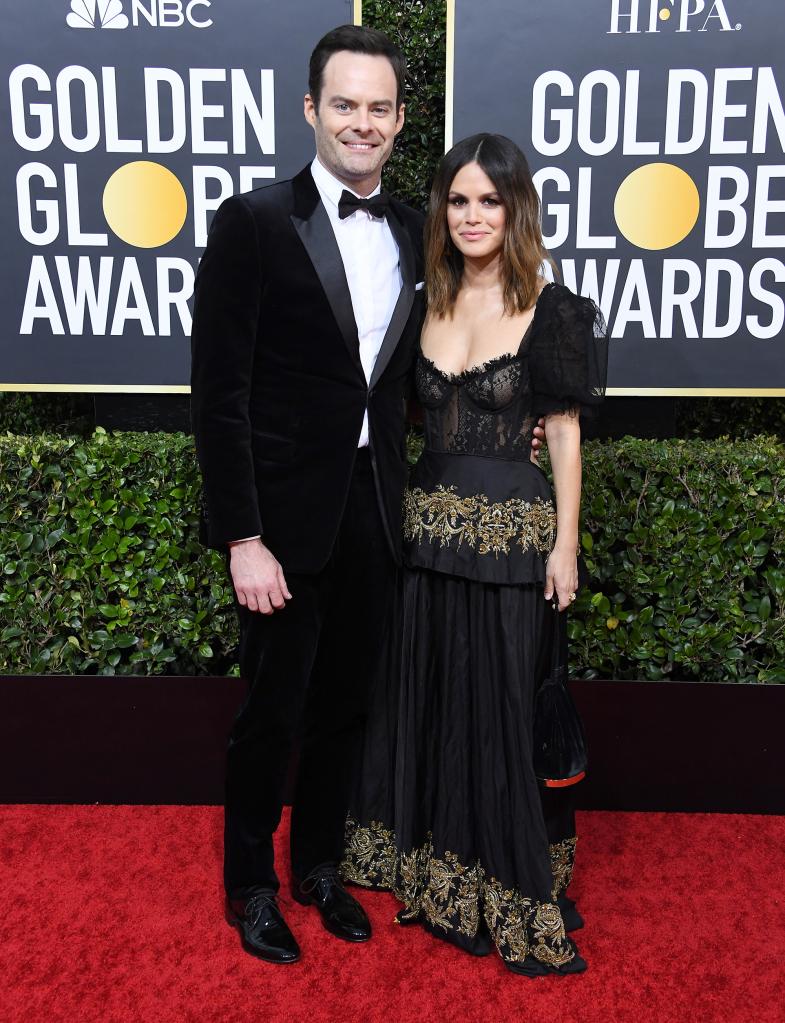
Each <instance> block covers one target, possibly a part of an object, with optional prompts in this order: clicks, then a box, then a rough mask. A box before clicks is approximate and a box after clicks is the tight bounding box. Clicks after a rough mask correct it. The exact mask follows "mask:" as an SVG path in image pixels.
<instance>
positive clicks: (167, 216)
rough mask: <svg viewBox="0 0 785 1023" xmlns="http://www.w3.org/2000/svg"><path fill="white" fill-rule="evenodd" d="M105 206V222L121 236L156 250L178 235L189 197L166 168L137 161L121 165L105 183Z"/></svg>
mask: <svg viewBox="0 0 785 1023" xmlns="http://www.w3.org/2000/svg"><path fill="white" fill-rule="evenodd" d="M103 206H104V216H105V217H106V222H107V224H108V225H109V226H110V227H111V229H112V230H113V231H114V233H115V234H116V235H117V237H118V238H121V239H122V240H123V241H124V242H128V244H129V245H135V246H136V248H138V249H154V248H157V247H158V246H159V245H165V244H166V243H167V242H170V241H171V240H172V238H174V237H175V236H176V235H177V234H179V232H180V230H181V229H182V226H183V224H184V223H185V216H186V213H187V212H188V199H187V198H186V195H185V189H184V188H183V186H182V185H181V184H180V181H179V180H178V178H176V177H175V175H174V174H172V172H171V171H170V170H168V169H167V168H166V167H162V166H161V164H160V163H152V162H151V161H150V160H135V161H134V162H133V163H126V164H124V165H123V166H122V167H118V168H117V170H116V171H115V172H114V174H113V175H112V176H111V178H109V180H108V181H107V182H106V187H105V188H104V200H103Z"/></svg>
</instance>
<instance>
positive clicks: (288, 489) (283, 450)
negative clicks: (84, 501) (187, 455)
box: [191, 167, 423, 573]
mask: <svg viewBox="0 0 785 1023" xmlns="http://www.w3.org/2000/svg"><path fill="white" fill-rule="evenodd" d="M422 220H423V218H422V215H421V214H420V213H418V212H416V211H415V210H412V209H410V208H409V207H407V206H404V205H403V204H402V203H399V202H397V201H396V200H392V204H391V209H390V212H389V214H388V221H389V224H390V228H391V230H392V232H393V235H394V237H395V240H396V242H397V244H398V249H399V258H400V268H401V276H402V279H403V286H402V289H401V293H400V296H399V298H398V302H397V305H396V306H395V309H394V311H393V315H392V319H391V321H390V325H389V328H388V330H387V333H386V335H385V338H384V341H383V342H382V346H381V349H380V351H379V355H378V358H377V360H376V366H375V368H374V371H373V376H372V378H371V380H370V383H367V382H366V379H365V374H364V373H363V369H362V365H361V363H360V352H359V341H358V336H357V326H356V324H355V320H354V313H353V311H352V304H351V298H350V295H349V287H348V284H347V282H346V274H345V272H344V268H343V263H342V261H341V255H340V251H339V249H338V243H337V242H336V240H335V235H334V233H333V229H332V226H331V224H330V221H329V218H328V216H327V212H326V210H325V209H324V206H323V205H322V202H321V200H320V198H319V193H318V191H317V188H316V185H315V184H314V181H313V178H312V176H311V172H310V168H309V167H308V168H306V169H305V170H303V171H301V172H300V174H298V175H297V177H295V178H294V179H292V180H291V181H282V182H278V183H276V184H274V185H269V186H267V187H266V188H259V189H256V190H255V191H253V192H249V193H246V194H244V195H236V196H234V197H232V198H231V199H227V200H226V201H225V202H224V203H223V204H222V205H221V207H220V209H219V210H218V211H217V213H216V215H215V217H214V218H213V223H212V226H211V229H210V235H209V238H208V241H207V247H206V249H205V252H204V256H203V257H202V261H201V264H200V266H199V271H198V273H197V277H196V287H195V305H194V321H193V332H192V374H191V410H192V420H193V429H194V435H195V439H196V451H197V456H198V459H199V465H200V467H201V470H202V478H203V508H202V539H203V540H204V541H205V542H206V543H207V544H209V545H210V546H211V547H217V548H219V549H220V548H224V546H225V544H226V543H227V542H228V541H230V540H240V539H243V538H245V537H248V536H254V535H255V534H257V533H261V534H262V536H263V538H264V542H265V544H267V546H268V547H269V548H270V550H271V551H272V552H273V554H274V555H275V556H276V557H277V558H278V560H279V561H280V562H281V564H282V566H283V569H284V571H290V572H296V573H313V572H318V571H319V570H320V569H321V568H323V567H324V565H325V564H326V562H327V560H328V558H329V556H330V552H331V550H332V547H333V544H334V542H335V538H336V535H337V532H338V527H339V524H340V520H341V515H342V513H343V508H344V503H345V501H346V496H347V492H348V487H349V482H350V478H351V473H352V467H353V464H354V460H355V456H356V453H357V440H358V438H359V436H360V430H361V428H362V420H363V415H364V412H365V409H366V405H367V408H368V420H369V429H370V447H371V458H372V464H373V469H374V474H375V479H376V490H377V494H378V498H379V506H380V509H381V513H382V519H383V521H384V526H385V530H386V532H387V538H388V541H389V543H390V547H391V550H392V552H393V556H394V557H395V558H396V560H397V559H398V558H399V556H400V555H399V551H400V534H401V500H402V494H403V489H404V485H405V481H406V460H405V450H404V436H405V400H404V399H405V393H406V388H407V384H408V377H409V371H410V367H411V360H412V354H413V348H414V342H415V340H416V336H417V331H418V329H419V326H420V320H421V316H422V293H421V292H416V291H415V284H416V282H418V281H420V280H422Z"/></svg>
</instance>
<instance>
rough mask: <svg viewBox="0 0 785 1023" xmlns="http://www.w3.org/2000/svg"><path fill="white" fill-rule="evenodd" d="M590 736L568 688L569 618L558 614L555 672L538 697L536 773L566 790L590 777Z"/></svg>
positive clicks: (550, 785) (547, 783) (550, 784)
mask: <svg viewBox="0 0 785 1023" xmlns="http://www.w3.org/2000/svg"><path fill="white" fill-rule="evenodd" d="M587 765H588V758H587V753H586V735H585V733H584V731H583V724H582V723H581V719H580V717H579V715H578V709H577V707H576V706H575V703H574V702H573V699H572V696H571V695H570V691H569V689H568V688H567V615H566V614H565V613H564V612H559V611H558V610H555V611H554V621H553V645H552V653H551V669H550V673H549V675H548V677H547V678H546V679H545V680H544V682H543V683H542V685H541V686H540V688H539V689H538V690H537V693H536V695H535V697H534V773H535V775H536V777H537V780H538V781H539V782H540V784H541V785H545V786H546V787H547V788H563V787H565V786H567V785H574V784H575V783H576V782H579V781H580V780H581V778H583V777H584V775H585V774H586V767H587Z"/></svg>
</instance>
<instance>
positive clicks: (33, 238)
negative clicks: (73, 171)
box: [16, 163, 60, 245]
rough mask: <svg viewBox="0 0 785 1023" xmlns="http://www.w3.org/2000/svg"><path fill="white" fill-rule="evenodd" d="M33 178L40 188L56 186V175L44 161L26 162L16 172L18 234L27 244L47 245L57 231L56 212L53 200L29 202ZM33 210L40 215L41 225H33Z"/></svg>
mask: <svg viewBox="0 0 785 1023" xmlns="http://www.w3.org/2000/svg"><path fill="white" fill-rule="evenodd" d="M34 178H39V179H40V180H41V181H42V182H43V187H44V188H57V176H56V175H55V172H54V171H53V170H52V169H51V167H47V166H46V164H45V163H27V164H25V165H24V167H20V168H19V170H18V171H17V174H16V209H17V213H18V217H19V233H20V234H21V236H22V237H23V238H24V240H25V241H26V242H29V243H30V244H31V245H49V244H50V243H51V242H53V241H54V240H55V239H56V238H57V236H58V234H59V233H60V215H59V207H58V204H57V199H36V200H35V202H33V198H32V195H31V184H32V182H33V179H34ZM33 210H35V212H36V213H38V214H40V215H41V216H42V217H43V223H44V226H43V228H37V227H36V226H35V225H34V224H33ZM38 219H39V221H40V219H41V217H39V218H38Z"/></svg>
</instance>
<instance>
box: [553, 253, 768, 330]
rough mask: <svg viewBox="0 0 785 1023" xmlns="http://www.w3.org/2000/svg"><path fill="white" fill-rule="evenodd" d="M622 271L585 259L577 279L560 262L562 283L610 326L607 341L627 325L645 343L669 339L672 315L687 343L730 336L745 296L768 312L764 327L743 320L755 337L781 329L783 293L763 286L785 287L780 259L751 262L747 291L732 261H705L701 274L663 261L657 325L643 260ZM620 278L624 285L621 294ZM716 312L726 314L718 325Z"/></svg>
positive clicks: (569, 263) (754, 318) (683, 263)
mask: <svg viewBox="0 0 785 1023" xmlns="http://www.w3.org/2000/svg"><path fill="white" fill-rule="evenodd" d="M620 269H621V261H620V260H618V259H609V260H607V261H606V262H604V263H600V262H599V261H598V260H596V259H586V260H584V261H583V264H582V267H581V268H580V270H581V272H580V274H579V265H578V261H577V260H575V259H563V260H562V261H561V270H562V279H563V281H564V283H565V284H566V285H567V287H568V288H570V289H571V290H572V291H575V292H579V293H580V294H582V295H586V296H587V297H589V298H591V299H593V300H594V301H595V302H596V303H597V305H598V306H599V307H600V309H602V311H603V315H604V316H605V317H606V319H607V320H608V323H609V324H610V336H611V337H612V338H613V339H615V340H621V339H622V338H623V337H624V335H625V331H626V330H627V329H628V327H629V324H631V323H639V324H640V325H641V331H642V334H643V337H645V338H661V339H668V338H672V337H674V329H673V327H674V312H675V311H676V310H678V312H679V315H680V317H681V321H682V325H683V327H684V335H685V336H686V337H687V338H695V339H697V338H701V337H703V338H715V339H722V338H725V337H730V336H731V335H732V334H734V333H736V332H737V331H738V330H739V327H740V326H741V319H742V312H743V309H744V299H745V294H746V293H748V294H749V295H750V297H751V298H753V299H755V300H756V301H757V302H761V303H763V304H764V305H766V306H768V308H770V309H771V311H772V318H771V321H770V322H768V323H766V322H763V321H762V320H761V318H760V317H759V316H758V315H757V314H752V313H750V314H748V315H747V316H746V318H745V325H746V328H747V331H748V332H749V334H750V335H751V336H752V337H753V338H756V339H758V340H769V339H771V338H774V337H777V336H778V335H779V334H780V332H781V331H782V329H783V325H785V301H784V300H783V297H782V295H781V294H778V293H777V292H776V291H772V290H770V288H769V287H767V286H766V284H767V283H769V281H768V280H767V278H771V282H770V283H771V284H778V285H782V284H784V283H785V263H783V261H782V260H780V259H775V258H773V257H767V258H765V259H760V260H758V261H757V262H756V263H754V264H753V266H752V267H751V269H750V271H749V274H748V275H747V279H746V288H745V275H744V270H743V268H742V267H741V266H740V265H739V264H738V263H737V262H735V261H734V260H730V259H707V260H706V263H705V268H704V270H703V271H701V267H700V266H699V265H698V263H696V262H694V261H692V260H689V259H670V258H668V259H663V260H662V267H661V274H662V276H661V281H660V282H659V283H660V284H661V288H660V295H661V299H660V309H659V316H658V318H657V319H656V320H655V318H654V314H653V309H652V305H651V299H650V288H649V279H648V278H647V275H646V272H645V267H644V264H643V260H641V259H631V260H629V262H628V264H627V267H626V272H625V273H624V274H623V275H621V278H620ZM680 274H681V275H686V284H685V286H684V287H682V288H681V290H679V289H678V288H677V275H680ZM651 276H652V275H651V271H650V272H649V277H651ZM620 279H621V281H622V283H621V291H620V293H619V282H620ZM617 293H619V297H618V298H617ZM701 307H702V309H703V312H702V316H701V327H700V328H699V327H698V321H697V318H696V315H695V313H696V308H697V309H698V310H699V311H700V309H701ZM720 308H726V309H727V319H726V322H725V323H721V322H719V310H720ZM701 330H702V333H701Z"/></svg>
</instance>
